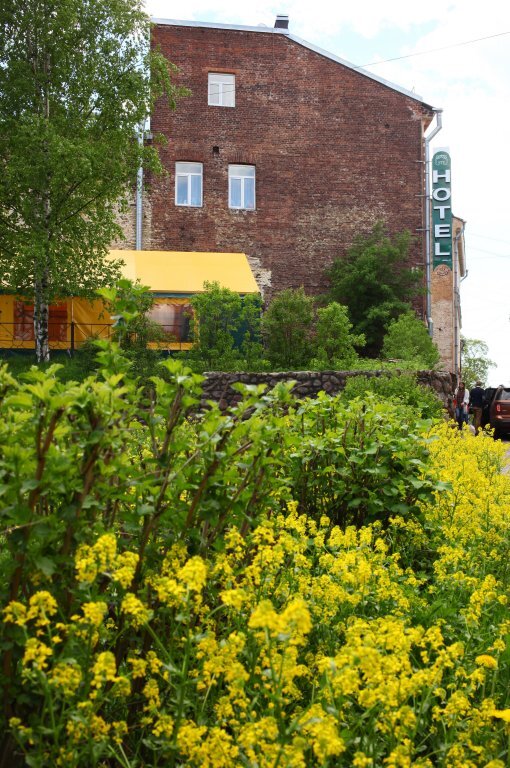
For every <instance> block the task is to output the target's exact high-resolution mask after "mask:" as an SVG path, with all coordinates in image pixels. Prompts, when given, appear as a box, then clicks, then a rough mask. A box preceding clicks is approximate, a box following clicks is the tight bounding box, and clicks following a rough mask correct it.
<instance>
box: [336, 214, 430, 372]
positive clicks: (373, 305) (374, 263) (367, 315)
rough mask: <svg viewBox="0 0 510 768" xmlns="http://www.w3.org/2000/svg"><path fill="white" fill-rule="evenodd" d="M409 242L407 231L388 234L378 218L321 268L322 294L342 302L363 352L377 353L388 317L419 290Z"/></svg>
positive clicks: (395, 314) (402, 308)
mask: <svg viewBox="0 0 510 768" xmlns="http://www.w3.org/2000/svg"><path fill="white" fill-rule="evenodd" d="M412 242H413V240H412V236H411V233H410V232H409V231H407V230H406V231H403V232H400V233H398V234H396V235H395V236H394V237H393V238H391V237H388V235H387V233H386V231H385V227H384V224H383V222H378V223H377V224H376V225H375V226H374V228H373V229H372V231H371V232H370V233H369V234H368V235H359V236H358V237H357V238H356V239H355V240H354V242H353V244H352V245H351V246H350V247H349V248H348V249H347V252H346V254H345V256H343V257H341V258H336V259H335V260H334V261H333V263H332V265H331V267H330V268H329V269H328V270H327V273H326V274H327V277H328V278H329V281H330V289H329V293H328V297H327V298H328V300H329V301H338V302H340V303H341V304H345V305H346V306H347V307H348V309H349V317H350V319H351V321H352V323H353V326H354V332H355V333H357V334H359V333H363V334H364V335H365V339H366V344H365V349H364V354H366V355H368V356H369V357H376V356H377V355H378V354H379V352H380V350H381V346H382V342H383V337H384V334H385V332H386V328H387V326H388V324H389V322H390V321H391V320H392V319H395V318H396V317H398V315H400V314H401V313H402V312H404V311H406V310H407V309H408V308H409V306H410V304H411V301H412V299H413V298H414V297H415V296H417V295H418V294H419V293H420V291H421V290H422V283H423V276H422V273H421V272H420V271H419V270H416V269H414V268H412V267H411V266H410V264H409V255H410V249H411V245H412Z"/></svg>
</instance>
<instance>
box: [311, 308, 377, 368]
mask: <svg viewBox="0 0 510 768" xmlns="http://www.w3.org/2000/svg"><path fill="white" fill-rule="evenodd" d="M351 331H352V323H351V321H350V320H349V315H348V312H347V307H345V306H343V305H342V304H338V303H337V302H336V301H334V302H332V303H331V304H328V306H327V307H322V308H321V309H319V310H317V323H316V325H315V344H316V356H315V357H314V359H313V360H312V367H313V368H331V369H335V368H336V369H337V370H339V369H342V368H349V367H350V366H352V365H354V364H355V362H356V360H357V359H358V354H357V352H356V349H355V347H362V346H363V345H364V344H365V337H364V336H363V334H359V335H357V336H356V335H354V334H352V333H351Z"/></svg>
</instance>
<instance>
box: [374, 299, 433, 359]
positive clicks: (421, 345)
mask: <svg viewBox="0 0 510 768" xmlns="http://www.w3.org/2000/svg"><path fill="white" fill-rule="evenodd" d="M382 354H383V355H384V356H385V357H390V358H391V357H392V358H397V359H398V360H402V361H404V364H405V362H409V363H411V364H412V365H414V366H417V367H419V368H434V367H435V366H436V365H437V364H438V363H439V361H440V359H441V358H440V355H439V351H438V349H437V347H436V345H435V344H434V342H433V341H432V339H431V337H430V335H429V333H428V331H427V329H426V327H425V325H424V324H423V322H422V321H421V320H419V319H418V318H417V317H416V315H414V314H412V313H411V312H405V313H404V314H402V315H400V317H398V318H397V319H396V320H393V321H392V322H391V323H390V324H389V326H388V329H387V331H386V335H385V337H384V340H383V347H382Z"/></svg>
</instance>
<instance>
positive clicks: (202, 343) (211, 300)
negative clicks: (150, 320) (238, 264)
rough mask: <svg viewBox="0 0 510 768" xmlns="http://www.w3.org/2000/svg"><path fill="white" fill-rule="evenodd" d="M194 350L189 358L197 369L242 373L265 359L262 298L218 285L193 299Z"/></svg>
mask: <svg viewBox="0 0 510 768" xmlns="http://www.w3.org/2000/svg"><path fill="white" fill-rule="evenodd" d="M191 305H192V307H193V323H192V336H193V347H192V349H191V350H190V352H189V353H188V354H187V355H186V359H187V360H188V361H189V363H190V364H191V365H192V366H193V368H194V369H195V370H202V371H204V370H209V371H211V370H216V371H217V370H220V371H221V370H223V371H229V370H236V369H237V370H240V369H241V368H243V367H250V366H251V365H256V364H257V361H259V364H260V361H261V359H262V353H263V350H262V344H261V336H260V313H261V307H260V298H259V297H258V296H253V295H250V294H247V295H246V296H244V297H241V296H240V295H239V294H238V293H236V292H235V291H231V290H230V289H229V288H223V287H222V286H220V284H219V283H217V282H212V283H208V282H206V283H204V292H203V293H198V294H196V295H195V296H193V297H192V299H191Z"/></svg>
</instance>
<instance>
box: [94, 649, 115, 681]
mask: <svg viewBox="0 0 510 768" xmlns="http://www.w3.org/2000/svg"><path fill="white" fill-rule="evenodd" d="M116 673H117V666H116V664H115V656H114V655H113V653H112V652H111V651H104V652H103V653H99V654H98V655H97V657H96V660H95V662H94V664H93V665H92V674H93V679H92V686H93V687H94V688H99V687H100V686H101V685H103V683H106V682H115V681H116V679H117V677H116Z"/></svg>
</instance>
